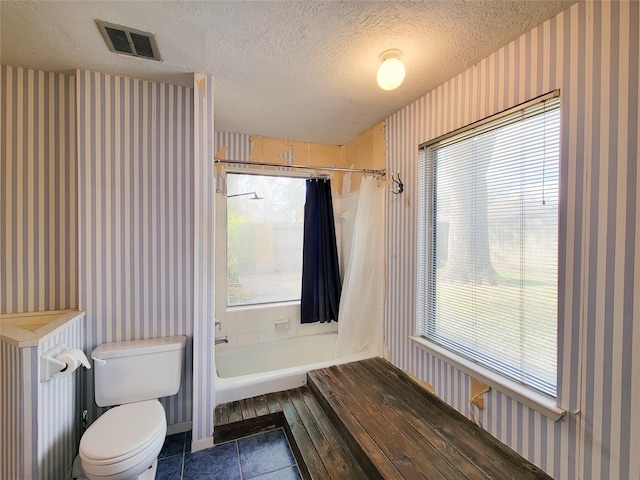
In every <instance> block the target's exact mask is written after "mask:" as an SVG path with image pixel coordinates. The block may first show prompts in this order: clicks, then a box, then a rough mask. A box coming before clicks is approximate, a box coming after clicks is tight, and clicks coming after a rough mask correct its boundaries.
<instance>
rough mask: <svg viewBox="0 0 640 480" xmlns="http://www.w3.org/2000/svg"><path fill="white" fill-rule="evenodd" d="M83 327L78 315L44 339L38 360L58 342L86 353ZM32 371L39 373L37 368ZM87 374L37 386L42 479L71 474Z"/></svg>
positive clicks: (80, 316) (82, 318)
mask: <svg viewBox="0 0 640 480" xmlns="http://www.w3.org/2000/svg"><path fill="white" fill-rule="evenodd" d="M85 325H86V324H85V318H84V315H79V316H78V317H76V318H75V319H74V320H72V321H70V322H69V323H67V324H65V326H64V328H63V329H61V330H60V331H57V332H54V333H53V334H51V335H50V336H48V337H46V338H45V339H43V340H42V342H41V343H40V344H39V345H38V347H37V355H38V356H37V358H40V357H41V356H42V354H43V353H45V352H46V351H47V350H49V349H50V348H52V347H53V346H55V345H56V344H58V343H62V344H63V345H65V346H66V347H68V348H79V349H80V350H85V349H86V326H85ZM33 350H36V348H35V347H34V348H33ZM34 372H35V373H37V372H38V368H37V366H36V368H35V369H34ZM86 372H87V371H86V370H84V369H80V370H78V371H76V373H74V374H73V375H72V376H71V377H66V378H52V379H50V380H49V381H47V382H42V383H38V384H37V385H38V390H37V394H38V398H37V402H33V407H35V409H37V416H36V415H34V416H33V417H32V418H34V419H35V418H37V432H38V436H37V439H38V440H37V452H38V456H37V462H38V465H39V471H40V478H41V479H49V478H60V479H62V478H68V477H67V474H68V473H69V472H70V471H71V466H72V464H73V459H74V458H75V456H76V455H77V453H78V446H79V445H80V436H81V435H82V429H81V427H82V411H83V410H84V408H85V407H84V405H85V394H84V391H85V384H86Z"/></svg>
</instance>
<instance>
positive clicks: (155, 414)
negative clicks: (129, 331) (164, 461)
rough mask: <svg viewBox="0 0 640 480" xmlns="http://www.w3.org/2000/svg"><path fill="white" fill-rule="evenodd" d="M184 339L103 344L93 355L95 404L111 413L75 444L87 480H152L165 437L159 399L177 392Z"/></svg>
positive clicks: (165, 426)
mask: <svg viewBox="0 0 640 480" xmlns="http://www.w3.org/2000/svg"><path fill="white" fill-rule="evenodd" d="M185 345H186V337H183V336H178V337H165V338H155V339H152V340H134V341H127V342H113V343H105V344H103V345H100V346H98V347H97V348H96V349H95V350H94V351H93V353H92V355H91V358H92V359H93V363H94V367H95V370H94V372H95V373H94V375H95V377H94V385H95V400H96V404H97V405H98V406H100V407H110V406H114V405H118V406H114V408H112V409H110V410H108V411H107V412H105V413H104V414H103V415H101V416H100V417H99V418H98V419H97V420H96V421H95V422H93V424H91V426H90V427H89V428H88V429H87V431H86V432H85V433H84V435H83V436H82V439H81V440H80V453H79V456H80V462H81V464H82V469H83V470H84V474H85V475H86V477H87V478H88V479H89V480H153V479H154V478H155V476H156V468H157V465H158V454H159V453H160V450H161V449H162V445H163V443H164V439H165V436H166V433H167V420H166V417H165V413H164V408H162V405H161V404H160V402H159V401H158V398H160V397H166V396H169V395H175V394H176V393H178V390H179V388H180V383H181V380H182V364H183V361H184V350H185Z"/></svg>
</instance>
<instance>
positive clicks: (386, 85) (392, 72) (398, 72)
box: [376, 49, 405, 90]
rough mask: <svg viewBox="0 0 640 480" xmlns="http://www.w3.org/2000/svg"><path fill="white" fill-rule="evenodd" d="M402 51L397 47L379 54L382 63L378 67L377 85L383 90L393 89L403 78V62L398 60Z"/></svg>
mask: <svg viewBox="0 0 640 480" xmlns="http://www.w3.org/2000/svg"><path fill="white" fill-rule="evenodd" d="M401 55H402V52H401V51H400V50H397V49H391V50H386V51H384V52H382V53H381V54H380V60H382V65H380V67H379V68H378V75H377V77H376V78H377V80H378V85H379V86H380V88H381V89H383V90H394V89H396V88H398V87H399V86H400V84H401V83H402V81H403V80H404V74H405V69H404V63H402V61H401V60H400V56H401Z"/></svg>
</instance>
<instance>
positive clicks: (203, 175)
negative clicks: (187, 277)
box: [192, 73, 216, 451]
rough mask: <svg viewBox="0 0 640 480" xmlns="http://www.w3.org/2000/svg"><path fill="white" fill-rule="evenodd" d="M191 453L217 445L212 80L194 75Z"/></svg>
mask: <svg viewBox="0 0 640 480" xmlns="http://www.w3.org/2000/svg"><path fill="white" fill-rule="evenodd" d="M193 102H194V104H193V105H194V109H193V110H194V112H193V118H194V126H193V145H194V151H193V173H194V176H195V182H194V185H193V190H192V191H193V202H194V224H193V238H194V247H193V248H194V252H193V253H194V272H193V277H192V278H193V282H194V287H193V323H194V329H193V356H194V359H197V360H196V362H195V363H194V367H193V430H192V442H193V447H194V448H193V449H194V451H195V450H201V449H203V448H207V447H210V446H212V445H213V409H214V407H215V388H214V382H213V378H214V377H215V373H214V372H215V358H214V350H213V344H214V334H215V332H214V324H213V319H214V311H215V310H214V304H215V294H214V291H215V283H214V278H215V271H214V268H213V266H214V265H215V258H214V255H215V237H214V226H215V197H216V184H215V180H214V179H215V167H214V163H213V156H214V153H215V151H214V141H215V139H214V135H215V134H214V130H213V77H211V76H209V75H202V74H199V73H196V74H195V75H194V88H193Z"/></svg>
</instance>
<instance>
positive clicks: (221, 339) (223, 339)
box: [216, 335, 229, 345]
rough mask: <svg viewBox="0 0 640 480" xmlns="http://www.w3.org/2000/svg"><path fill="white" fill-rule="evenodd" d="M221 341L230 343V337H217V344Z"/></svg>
mask: <svg viewBox="0 0 640 480" xmlns="http://www.w3.org/2000/svg"><path fill="white" fill-rule="evenodd" d="M220 343H229V339H228V338H227V336H226V335H225V336H224V337H219V338H216V345H219V344H220Z"/></svg>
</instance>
